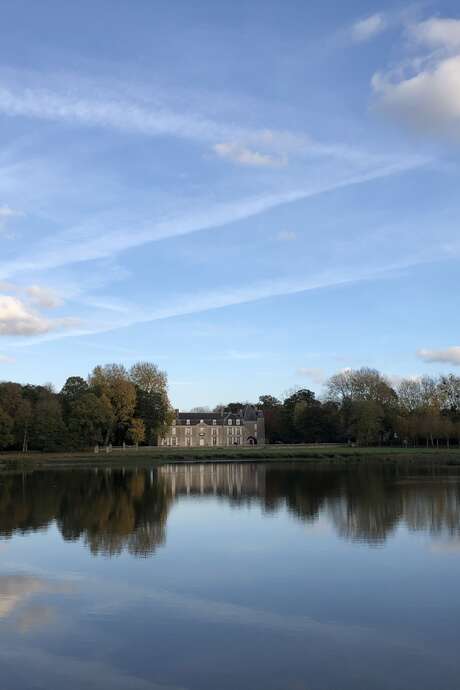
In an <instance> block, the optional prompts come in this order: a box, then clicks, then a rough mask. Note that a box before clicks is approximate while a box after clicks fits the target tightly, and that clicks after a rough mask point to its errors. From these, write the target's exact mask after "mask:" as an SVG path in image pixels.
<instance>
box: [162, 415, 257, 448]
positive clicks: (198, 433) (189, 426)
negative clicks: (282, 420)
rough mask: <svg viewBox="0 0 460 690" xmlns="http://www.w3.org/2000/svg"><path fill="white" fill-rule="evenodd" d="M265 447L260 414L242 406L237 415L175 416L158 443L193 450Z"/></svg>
mask: <svg viewBox="0 0 460 690" xmlns="http://www.w3.org/2000/svg"><path fill="white" fill-rule="evenodd" d="M264 443H265V423H264V413H263V412H262V411H261V410H257V409H256V408H255V407H254V406H253V405H246V406H245V407H244V408H243V409H242V410H240V411H239V412H238V413H236V414H235V413H224V414H219V413H218V412H179V410H176V414H175V418H174V420H173V422H172V424H171V426H170V428H169V429H168V430H167V431H166V433H165V434H164V435H163V436H161V437H160V438H159V439H158V445H160V446H178V447H180V448H186V447H190V448H196V447H199V446H202V447H203V446H204V447H209V448H212V447H219V448H224V447H227V446H255V445H264Z"/></svg>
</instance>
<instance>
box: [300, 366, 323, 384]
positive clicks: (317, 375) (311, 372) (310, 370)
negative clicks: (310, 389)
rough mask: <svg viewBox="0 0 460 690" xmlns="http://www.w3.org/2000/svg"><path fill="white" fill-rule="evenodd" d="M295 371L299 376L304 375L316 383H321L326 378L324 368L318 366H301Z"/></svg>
mask: <svg viewBox="0 0 460 690" xmlns="http://www.w3.org/2000/svg"><path fill="white" fill-rule="evenodd" d="M297 373H298V374H299V375H300V376H305V378H307V379H309V380H310V381H311V382H312V383H316V384H318V385H322V384H323V383H324V382H325V381H326V378H327V377H326V374H325V372H324V369H321V368H318V367H301V368H300V369H297Z"/></svg>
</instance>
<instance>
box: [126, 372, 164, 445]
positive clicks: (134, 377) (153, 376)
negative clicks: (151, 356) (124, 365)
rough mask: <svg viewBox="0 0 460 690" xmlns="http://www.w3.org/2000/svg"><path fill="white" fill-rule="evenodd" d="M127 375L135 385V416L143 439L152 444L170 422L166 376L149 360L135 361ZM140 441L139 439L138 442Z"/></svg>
mask: <svg viewBox="0 0 460 690" xmlns="http://www.w3.org/2000/svg"><path fill="white" fill-rule="evenodd" d="M129 377H130V380H131V382H132V383H133V384H134V386H135V391H136V407H135V411H134V413H135V416H136V418H138V419H140V420H142V422H143V425H144V438H143V439H142V442H143V441H144V439H145V440H146V441H147V443H148V444H150V445H154V444H155V443H156V440H157V438H158V436H159V435H161V434H162V433H163V432H164V431H165V429H166V428H167V427H168V426H169V425H170V424H171V422H172V417H173V412H172V409H171V406H170V403H169V398H168V389H167V376H166V374H165V372H164V371H160V369H159V368H158V367H157V366H156V365H155V364H152V363H151V362H137V363H136V364H134V365H133V366H132V367H131V369H130V371H129ZM140 442H141V441H139V443H140Z"/></svg>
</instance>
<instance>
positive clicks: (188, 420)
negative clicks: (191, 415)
mask: <svg viewBox="0 0 460 690" xmlns="http://www.w3.org/2000/svg"><path fill="white" fill-rule="evenodd" d="M204 423H205V421H204V419H200V424H204ZM235 423H236V425H237V426H239V425H240V424H241V420H240V419H237V420H235ZM176 424H177V422H176V420H174V421H173V426H176ZM185 424H186V425H187V426H190V419H186V420H185ZM227 424H228V426H232V424H233V420H232V419H229V420H227ZM212 425H213V426H217V419H213V420H212Z"/></svg>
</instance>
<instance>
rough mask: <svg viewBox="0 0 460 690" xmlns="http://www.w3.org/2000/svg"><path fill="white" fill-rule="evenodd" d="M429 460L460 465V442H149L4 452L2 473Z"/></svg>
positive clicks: (0, 469)
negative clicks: (383, 444) (189, 444)
mask: <svg viewBox="0 0 460 690" xmlns="http://www.w3.org/2000/svg"><path fill="white" fill-rule="evenodd" d="M372 461H377V462H398V463H399V462H409V463H414V462H421V463H425V462H427V463H428V462H430V463H435V464H437V465H460V448H453V449H452V448H451V449H449V448H442V449H441V448H439V449H438V448H395V447H388V448H385V447H371V448H360V447H355V448H352V447H349V446H337V445H335V446H332V445H331V446H328V445H292V446H290V445H286V446H278V445H276V446H264V447H255V448H253V447H250V448H249V447H248V448H244V449H243V448H238V449H233V448H230V449H229V448H222V449H215V448H205V449H200V448H191V449H188V448H180V449H176V448H175V449H165V448H148V449H145V450H144V449H143V448H142V447H141V448H139V449H137V450H136V449H132V448H130V449H126V450H122V449H113V450H112V451H111V452H110V453H105V452H103V451H101V452H99V453H97V454H96V453H94V452H69V453H40V452H30V453H27V454H22V453H17V452H16V453H0V473H1V472H5V471H6V472H8V471H15V470H22V471H24V470H35V469H37V470H39V469H66V468H69V469H78V468H81V469H97V468H110V467H113V468H116V467H124V468H127V467H129V466H132V467H141V466H142V467H155V466H161V465H169V464H189V463H190V464H209V463H226V464H227V463H240V462H245V463H246V462H252V463H269V462H299V463H302V464H303V463H310V462H311V463H328V464H329V463H330V464H344V465H345V464H359V463H363V462H372Z"/></svg>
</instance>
